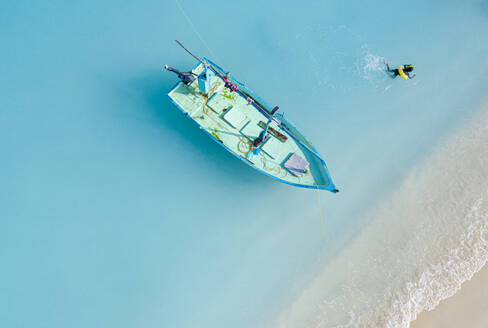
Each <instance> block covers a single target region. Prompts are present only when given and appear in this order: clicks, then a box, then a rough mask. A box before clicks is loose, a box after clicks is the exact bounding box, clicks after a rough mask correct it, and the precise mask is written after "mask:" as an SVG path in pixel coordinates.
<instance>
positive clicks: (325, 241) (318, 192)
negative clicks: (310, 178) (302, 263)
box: [314, 183, 327, 251]
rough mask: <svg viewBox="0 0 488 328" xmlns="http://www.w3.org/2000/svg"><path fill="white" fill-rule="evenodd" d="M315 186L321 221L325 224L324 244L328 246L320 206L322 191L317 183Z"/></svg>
mask: <svg viewBox="0 0 488 328" xmlns="http://www.w3.org/2000/svg"><path fill="white" fill-rule="evenodd" d="M314 184H315V186H316V187H317V196H318V197H317V199H318V205H319V216H320V221H321V222H323V224H324V243H326V244H327V234H326V228H325V219H324V216H323V213H322V206H321V205H320V189H319V186H318V185H317V184H316V183H314ZM326 251H327V250H326Z"/></svg>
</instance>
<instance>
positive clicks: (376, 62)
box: [356, 45, 385, 80]
mask: <svg viewBox="0 0 488 328" xmlns="http://www.w3.org/2000/svg"><path fill="white" fill-rule="evenodd" d="M384 61H385V58H384V57H382V56H379V55H375V54H373V53H372V51H371V50H370V49H369V47H368V46H366V45H363V46H362V47H361V57H360V58H359V60H358V62H357V63H356V67H357V70H358V72H359V74H360V76H361V78H362V79H364V80H372V79H374V78H376V77H378V76H379V74H378V73H381V74H384V72H385V65H384Z"/></svg>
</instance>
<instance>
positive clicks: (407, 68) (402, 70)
mask: <svg viewBox="0 0 488 328" xmlns="http://www.w3.org/2000/svg"><path fill="white" fill-rule="evenodd" d="M385 65H386V71H387V72H388V73H391V74H392V75H391V78H392V79H394V78H396V77H397V76H398V75H400V76H401V77H402V78H404V79H405V80H408V79H413V78H414V77H415V74H412V75H410V73H411V72H412V71H413V65H410V64H409V65H406V64H405V65H400V66H398V68H397V69H391V68H390V65H389V64H388V62H385Z"/></svg>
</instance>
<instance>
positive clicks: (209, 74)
mask: <svg viewBox="0 0 488 328" xmlns="http://www.w3.org/2000/svg"><path fill="white" fill-rule="evenodd" d="M176 42H177V43H178V44H179V45H180V46H181V47H182V48H183V49H184V50H186V51H187V52H188V53H189V54H190V55H192V56H193V57H194V58H195V59H196V60H197V61H198V63H197V64H196V66H195V67H194V68H193V69H192V70H191V71H190V72H185V73H182V72H179V71H178V70H176V69H173V68H171V67H168V66H166V69H168V70H171V71H173V72H175V73H177V74H178V76H179V77H180V79H181V81H179V82H178V83H177V84H176V85H175V86H174V87H173V88H172V89H171V91H170V92H169V93H168V97H169V99H170V100H171V101H172V102H173V103H174V104H175V105H176V107H177V108H179V109H180V110H181V111H182V112H183V114H184V115H185V116H186V117H187V118H189V119H190V120H192V121H193V122H194V123H196V124H197V126H198V127H199V128H200V129H201V130H202V131H203V132H205V133H206V134H207V135H208V136H209V137H210V138H212V139H213V140H214V141H215V142H217V143H218V144H219V145H221V146H222V147H224V148H225V149H227V150H228V151H229V152H230V153H231V154H233V155H234V156H236V157H237V158H238V159H240V160H241V161H243V162H244V163H246V164H247V165H249V166H251V167H252V168H254V169H255V170H258V171H259V172H261V173H263V174H265V175H267V176H269V177H271V178H274V179H276V180H278V181H280V182H283V183H287V184H289V185H293V186H297V187H303V188H313V189H323V190H329V191H331V192H333V193H336V192H338V191H339V190H338V189H337V188H336V186H335V185H334V183H333V182H332V179H331V177H330V175H329V171H328V169H327V165H326V164H325V161H324V160H323V159H322V157H321V156H320V155H319V154H318V152H317V149H316V148H315V147H314V146H313V145H312V143H311V142H310V141H309V140H308V139H307V138H305V137H304V136H303V134H302V133H300V131H299V130H298V129H297V128H296V127H295V126H294V125H293V124H291V123H290V122H289V121H288V120H287V119H286V118H285V117H284V114H283V113H282V112H280V111H278V107H277V106H274V107H273V106H270V105H268V104H267V103H266V102H265V101H263V100H262V99H261V98H260V97H258V96H257V95H256V94H255V93H254V92H253V91H251V90H250V89H249V88H248V87H246V86H245V85H244V83H241V82H239V81H238V80H237V79H235V78H234V77H233V76H232V75H231V74H230V73H228V72H226V71H225V70H224V69H222V68H221V67H220V66H218V65H217V64H215V63H214V62H212V61H211V60H209V59H208V58H199V57H197V56H196V55H194V54H193V53H192V52H191V51H189V50H188V49H187V48H185V47H184V46H183V44H181V43H180V42H179V41H176Z"/></svg>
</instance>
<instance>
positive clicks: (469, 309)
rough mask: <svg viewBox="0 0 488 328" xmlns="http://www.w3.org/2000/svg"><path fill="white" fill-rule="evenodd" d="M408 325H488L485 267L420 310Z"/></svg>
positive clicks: (418, 327)
mask: <svg viewBox="0 0 488 328" xmlns="http://www.w3.org/2000/svg"><path fill="white" fill-rule="evenodd" d="M411 327H412V328H441V327H442V328H451V327H452V328H459V327H466V328H468V327H469V328H481V327H488V266H487V265H485V266H484V267H483V269H481V271H479V272H477V273H476V274H474V275H473V277H472V278H471V280H468V281H466V282H464V283H463V284H462V285H461V289H460V290H459V291H458V292H457V293H456V294H454V295H453V296H452V297H449V298H447V299H445V300H443V301H441V302H440V303H439V305H438V306H437V307H436V308H435V309H434V310H432V311H424V312H422V313H420V315H419V316H418V317H417V320H415V321H413V322H412V324H411Z"/></svg>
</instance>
